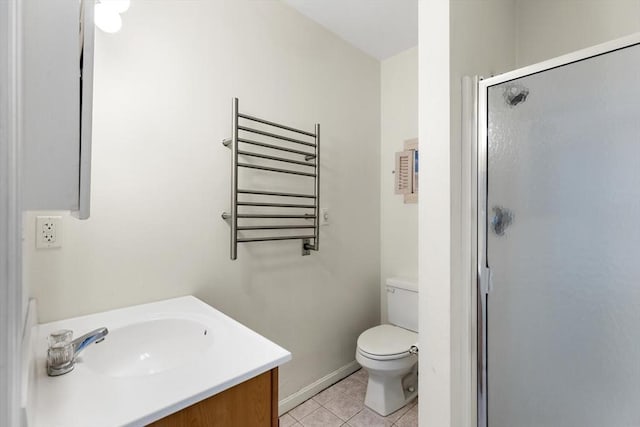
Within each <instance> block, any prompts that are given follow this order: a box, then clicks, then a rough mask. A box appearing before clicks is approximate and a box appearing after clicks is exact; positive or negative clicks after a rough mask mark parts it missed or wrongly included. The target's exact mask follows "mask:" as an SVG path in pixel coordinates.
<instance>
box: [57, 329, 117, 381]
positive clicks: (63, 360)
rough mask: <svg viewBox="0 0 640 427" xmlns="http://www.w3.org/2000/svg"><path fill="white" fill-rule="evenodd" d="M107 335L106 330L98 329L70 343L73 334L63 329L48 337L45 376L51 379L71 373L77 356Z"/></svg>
mask: <svg viewBox="0 0 640 427" xmlns="http://www.w3.org/2000/svg"><path fill="white" fill-rule="evenodd" d="M108 333H109V330H108V329H107V328H104V327H103V328H98V329H96V330H94V331H91V332H88V333H86V334H84V335H82V336H81V337H79V338H76V339H75V340H73V341H71V337H72V336H73V332H72V331H70V330H68V329H65V330H62V331H57V332H54V333H52V334H51V335H50V336H49V351H48V352H47V374H49V376H51V377H55V376H58V375H63V374H66V373H67V372H71V371H72V370H73V368H74V367H75V364H76V357H78V354H80V352H81V351H82V350H84V349H85V348H87V347H88V346H90V345H91V344H93V343H99V342H102V341H103V340H104V337H105V336H106V335H107V334H108Z"/></svg>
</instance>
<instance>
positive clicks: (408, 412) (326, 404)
mask: <svg viewBox="0 0 640 427" xmlns="http://www.w3.org/2000/svg"><path fill="white" fill-rule="evenodd" d="M367 380H368V377H367V371H365V370H364V369H360V370H359V371H357V372H355V373H353V374H351V375H350V376H348V377H347V378H345V379H343V380H342V381H340V382H338V383H336V384H334V385H332V386H331V387H329V388H327V389H325V390H323V391H321V392H320V393H318V394H316V395H315V396H313V397H312V398H311V399H309V400H307V401H306V402H304V403H302V404H300V405H298V406H296V407H295V408H293V409H292V410H290V411H289V412H287V413H286V414H284V415H282V416H281V417H280V427H341V426H345V427H391V426H397V427H417V425H418V398H415V399H414V400H413V401H411V402H409V403H408V404H407V405H406V406H404V407H403V408H400V409H398V410H397V411H396V412H394V413H392V414H389V415H388V416H386V417H382V416H380V415H378V414H377V413H375V412H374V411H372V410H371V409H369V408H367V407H366V406H364V395H365V393H366V391H367Z"/></svg>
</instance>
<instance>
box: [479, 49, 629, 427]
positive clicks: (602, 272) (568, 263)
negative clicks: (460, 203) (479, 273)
mask: <svg viewBox="0 0 640 427" xmlns="http://www.w3.org/2000/svg"><path fill="white" fill-rule="evenodd" d="M488 112H489V129H488V135H489V158H488V171H489V172H488V173H489V175H488V206H487V207H488V215H489V222H490V224H489V226H488V229H489V231H488V238H487V259H488V264H489V267H490V268H491V273H492V286H493V287H492V290H491V293H490V294H489V298H488V320H487V325H488V334H487V335H488V360H487V363H488V417H489V426H490V427H630V426H640V48H639V47H637V46H634V47H630V48H626V49H623V50H619V51H615V52H613V53H609V54H606V55H601V56H598V57H595V58H591V59H588V60H585V61H581V62H577V63H573V64H570V65H566V66H563V67H560V68H555V69H552V70H549V71H545V72H543V73H539V74H535V75H532V76H528V77H526V78H522V79H518V80H516V81H511V82H508V83H504V84H501V85H497V86H492V87H491V88H490V89H489V98H488ZM494 208H496V209H495V210H494ZM492 221H493V222H494V223H493V224H491V222H492Z"/></svg>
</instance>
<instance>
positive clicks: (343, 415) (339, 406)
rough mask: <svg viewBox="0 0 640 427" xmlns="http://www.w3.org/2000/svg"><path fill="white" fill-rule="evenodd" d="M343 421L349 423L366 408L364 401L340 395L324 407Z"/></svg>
mask: <svg viewBox="0 0 640 427" xmlns="http://www.w3.org/2000/svg"><path fill="white" fill-rule="evenodd" d="M323 406H324V407H325V408H327V409H328V410H329V411H331V412H333V413H334V414H335V415H337V416H338V417H339V418H340V419H342V420H343V421H347V420H348V419H349V418H351V417H353V416H354V415H355V414H357V413H358V412H360V411H361V410H362V408H364V401H363V400H360V399H354V398H352V397H349V396H345V395H342V393H340V395H339V396H338V397H336V398H335V399H332V400H330V401H328V402H327V403H325V404H324V405H323Z"/></svg>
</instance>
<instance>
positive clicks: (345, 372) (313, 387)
mask: <svg viewBox="0 0 640 427" xmlns="http://www.w3.org/2000/svg"><path fill="white" fill-rule="evenodd" d="M358 369H360V364H359V363H358V362H356V361H355V360H354V361H353V362H351V363H349V364H347V365H344V366H343V367H341V368H339V369H336V370H335V371H333V372H331V373H330V374H328V375H325V376H324V377H322V378H320V379H319V380H318V381H315V382H313V383H311V384H309V385H308V386H306V387H303V388H301V389H300V390H298V391H297V392H295V393H293V394H292V395H290V396H287V397H285V398H284V399H282V400H281V401H280V402H278V413H279V414H280V415H282V414H284V413H285V412H288V411H290V410H291V409H293V408H295V407H296V406H298V405H299V404H301V403H302V402H304V401H305V400H308V399H310V398H312V397H313V396H315V395H316V394H318V393H320V392H321V391H322V390H324V389H325V388H327V387H329V386H331V385H333V384H335V383H337V382H338V381H340V380H341V379H343V378H346V377H348V376H349V375H351V374H353V373H354V372H355V371H357V370H358Z"/></svg>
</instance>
